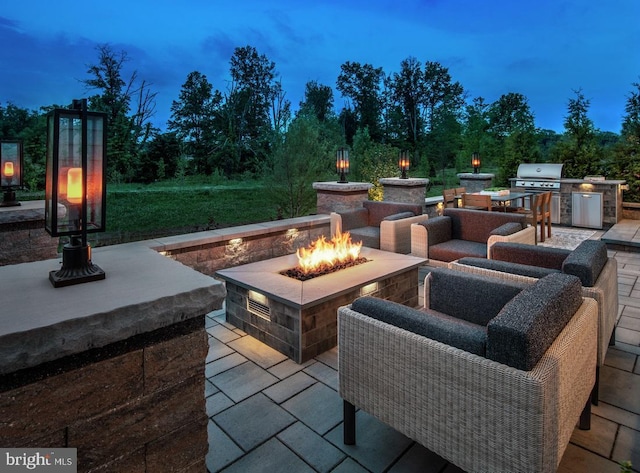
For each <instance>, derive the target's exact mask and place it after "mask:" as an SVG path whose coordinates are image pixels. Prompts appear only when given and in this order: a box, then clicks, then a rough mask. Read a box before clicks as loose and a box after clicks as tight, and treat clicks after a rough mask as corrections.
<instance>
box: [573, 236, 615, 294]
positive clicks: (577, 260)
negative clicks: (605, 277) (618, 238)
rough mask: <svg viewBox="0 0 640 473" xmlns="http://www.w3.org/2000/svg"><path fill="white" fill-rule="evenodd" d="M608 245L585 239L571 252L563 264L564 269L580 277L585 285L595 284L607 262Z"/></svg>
mask: <svg viewBox="0 0 640 473" xmlns="http://www.w3.org/2000/svg"><path fill="white" fill-rule="evenodd" d="M607 258H608V256H607V245H606V244H605V243H603V242H602V241H599V240H585V241H583V242H582V243H580V244H579V245H578V247H577V248H576V249H575V250H573V251H572V252H571V254H570V255H569V256H567V259H565V260H564V263H563V264H562V271H563V272H564V273H567V274H573V275H574V276H578V277H579V278H580V282H582V285H583V286H585V287H592V286H594V285H595V283H596V281H597V280H598V276H600V272H601V271H602V268H604V265H605V264H607Z"/></svg>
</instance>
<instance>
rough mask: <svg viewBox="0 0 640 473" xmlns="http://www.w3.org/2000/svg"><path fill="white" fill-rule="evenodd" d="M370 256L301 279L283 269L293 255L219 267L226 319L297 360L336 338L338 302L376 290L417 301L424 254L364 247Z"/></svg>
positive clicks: (402, 300) (413, 303)
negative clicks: (356, 262)
mask: <svg viewBox="0 0 640 473" xmlns="http://www.w3.org/2000/svg"><path fill="white" fill-rule="evenodd" d="M361 256H363V257H365V258H366V259H368V260H369V261H368V262H366V263H363V264H360V265H357V266H353V267H350V268H346V269H342V270H340V271H336V272H333V273H330V274H325V275H323V276H319V277H316V278H313V279H310V280H307V281H298V280H296V279H292V278H289V277H287V276H284V275H282V274H280V272H281V271H284V270H287V269H290V268H293V267H295V266H296V265H297V258H296V256H295V255H290V256H285V257H280V258H275V259H271V260H265V261H261V262H258V263H252V264H247V265H242V266H237V267H234V268H230V269H227V270H222V271H219V272H218V273H217V275H218V276H219V277H221V278H222V279H224V280H225V282H226V288H227V301H226V302H227V303H226V314H227V322H229V323H231V324H233V325H235V326H236V327H238V328H240V329H242V330H243V331H245V332H247V333H248V334H249V335H251V336H253V337H255V338H257V339H258V340H261V341H262V342H264V343H266V344H267V345H269V346H271V347H272V348H274V349H276V350H278V351H280V352H281V353H283V354H285V355H287V356H288V357H289V358H291V359H292V360H294V361H296V362H298V363H304V362H305V361H307V360H309V359H311V358H313V357H315V356H317V355H319V354H321V353H323V352H325V351H326V350H328V349H330V348H332V347H334V346H335V345H336V343H337V323H336V313H337V310H338V307H340V306H343V305H347V304H350V303H351V302H353V300H354V299H356V298H357V297H360V296H362V295H372V296H375V297H380V298H382V299H388V300H392V301H395V302H399V303H402V304H405V305H409V306H411V307H415V306H417V305H418V267H419V266H420V265H422V264H424V263H425V260H424V259H422V258H417V257H414V256H408V255H401V254H396V253H389V252H386V251H380V250H375V249H372V248H362V251H361Z"/></svg>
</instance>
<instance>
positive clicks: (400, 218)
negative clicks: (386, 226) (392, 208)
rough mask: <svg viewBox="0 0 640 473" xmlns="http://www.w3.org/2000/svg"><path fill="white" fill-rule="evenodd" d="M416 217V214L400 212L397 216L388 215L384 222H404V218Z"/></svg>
mask: <svg viewBox="0 0 640 473" xmlns="http://www.w3.org/2000/svg"><path fill="white" fill-rule="evenodd" d="M415 216H416V214H414V213H413V212H400V213H397V214H393V215H388V216H386V217H385V218H383V219H382V220H402V219H403V218H409V217H415Z"/></svg>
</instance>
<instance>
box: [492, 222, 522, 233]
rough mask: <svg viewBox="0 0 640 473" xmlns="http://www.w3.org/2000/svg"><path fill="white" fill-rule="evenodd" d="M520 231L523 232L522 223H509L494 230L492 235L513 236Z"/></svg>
mask: <svg viewBox="0 0 640 473" xmlns="http://www.w3.org/2000/svg"><path fill="white" fill-rule="evenodd" d="M520 230H523V228H522V224H521V223H519V222H507V223H505V224H503V225H500V226H499V227H498V228H496V229H494V230H492V231H491V233H490V235H499V236H507V235H513V234H514V233H518V232H519V231H520Z"/></svg>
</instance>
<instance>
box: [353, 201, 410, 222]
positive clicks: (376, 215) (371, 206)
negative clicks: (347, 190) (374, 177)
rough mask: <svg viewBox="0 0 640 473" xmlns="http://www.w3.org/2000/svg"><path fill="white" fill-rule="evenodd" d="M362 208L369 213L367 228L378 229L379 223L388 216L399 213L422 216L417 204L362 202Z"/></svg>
mask: <svg viewBox="0 0 640 473" xmlns="http://www.w3.org/2000/svg"><path fill="white" fill-rule="evenodd" d="M362 206H363V207H364V208H365V209H367V210H368V211H369V226H372V227H379V226H380V222H381V221H382V220H383V219H384V218H385V217H387V216H388V215H393V214H397V213H400V212H412V213H413V214H414V215H421V214H422V207H421V206H420V205H417V204H405V203H402V202H379V201H375V200H365V201H364V202H362Z"/></svg>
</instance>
